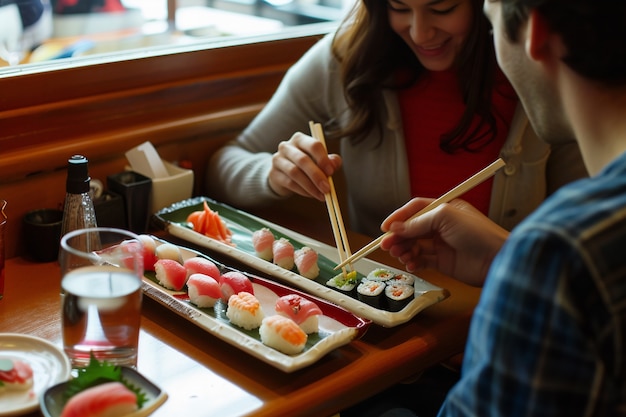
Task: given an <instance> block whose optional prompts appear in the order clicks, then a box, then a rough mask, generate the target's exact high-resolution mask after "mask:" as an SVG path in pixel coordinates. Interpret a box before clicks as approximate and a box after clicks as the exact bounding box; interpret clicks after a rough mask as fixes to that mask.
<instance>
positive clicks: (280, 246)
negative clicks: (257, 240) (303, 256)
mask: <svg viewBox="0 0 626 417" xmlns="http://www.w3.org/2000/svg"><path fill="white" fill-rule="evenodd" d="M272 252H273V253H274V261H273V262H274V263H275V264H276V265H278V266H280V267H282V268H285V269H291V268H293V265H294V261H293V255H294V248H293V245H292V244H291V242H290V241H289V240H288V239H285V238H284V237H281V238H280V239H278V240H275V241H274V243H273V244H272Z"/></svg>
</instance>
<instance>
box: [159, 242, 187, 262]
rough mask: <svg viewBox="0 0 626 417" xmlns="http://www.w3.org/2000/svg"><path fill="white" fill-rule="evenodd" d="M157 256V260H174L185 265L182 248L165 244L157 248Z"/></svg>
mask: <svg viewBox="0 0 626 417" xmlns="http://www.w3.org/2000/svg"><path fill="white" fill-rule="evenodd" d="M155 254H156V257H157V259H173V260H175V261H176V262H178V263H179V264H181V265H182V263H183V255H182V253H181V252H180V248H179V247H178V246H176V245H173V244H171V243H163V244H161V245H159V246H157V247H156V249H155Z"/></svg>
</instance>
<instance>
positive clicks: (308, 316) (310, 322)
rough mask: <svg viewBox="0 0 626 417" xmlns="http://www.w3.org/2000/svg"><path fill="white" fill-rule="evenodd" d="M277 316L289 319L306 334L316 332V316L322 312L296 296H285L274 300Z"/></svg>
mask: <svg viewBox="0 0 626 417" xmlns="http://www.w3.org/2000/svg"><path fill="white" fill-rule="evenodd" d="M275 310H276V312H277V313H278V314H280V315H282V316H285V317H289V318H290V319H291V320H293V321H295V322H296V324H297V325H298V326H300V328H301V329H302V330H303V331H304V332H305V333H307V334H310V333H316V332H317V331H318V327H319V325H318V316H321V315H322V310H321V309H320V308H319V307H318V306H317V304H315V303H314V302H313V301H311V300H308V299H306V298H304V297H302V296H300V295H298V294H287V295H283V296H282V297H280V298H278V300H276V306H275Z"/></svg>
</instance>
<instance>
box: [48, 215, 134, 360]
mask: <svg viewBox="0 0 626 417" xmlns="http://www.w3.org/2000/svg"><path fill="white" fill-rule="evenodd" d="M59 263H60V265H61V275H62V277H61V287H62V295H61V297H62V303H61V306H62V307H61V308H62V326H63V328H62V330H63V345H64V349H65V353H66V354H67V355H68V356H69V358H70V360H71V361H72V365H73V366H74V367H83V366H86V365H87V364H88V363H89V359H90V357H91V355H93V356H95V357H96V358H97V359H98V360H106V361H107V362H109V363H112V364H115V365H125V366H131V367H135V366H136V365H137V347H138V342H139V327H140V322H141V298H142V293H141V280H142V277H143V245H142V243H141V241H140V240H139V238H138V237H137V235H135V234H134V233H131V232H129V231H126V230H121V229H114V228H102V227H100V228H90V229H80V230H75V231H73V232H69V233H67V234H66V235H64V236H63V237H62V238H61V250H60V251H59Z"/></svg>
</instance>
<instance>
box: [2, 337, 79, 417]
mask: <svg viewBox="0 0 626 417" xmlns="http://www.w3.org/2000/svg"><path fill="white" fill-rule="evenodd" d="M0 358H6V359H13V360H21V361H24V362H26V363H28V364H29V365H30V366H31V368H32V369H33V387H32V389H30V390H24V391H17V390H15V391H8V390H6V391H2V390H0V416H2V417H5V416H19V415H22V414H26V413H30V412H33V411H36V410H37V409H38V408H39V396H40V395H41V394H42V393H43V392H44V391H45V390H46V389H48V387H50V386H52V385H55V384H58V383H59V382H63V381H67V380H68V379H69V377H70V372H71V369H72V367H71V365H70V361H69V359H68V358H67V356H65V353H64V352H63V350H61V348H59V347H57V346H56V345H54V344H52V343H50V342H49V341H47V340H45V339H41V338H39V337H35V336H29V335H24V334H17V333H0Z"/></svg>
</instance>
